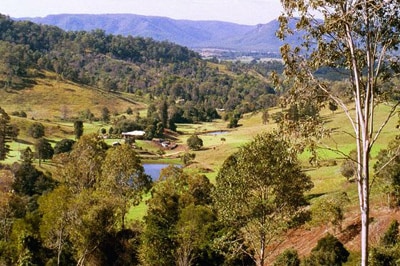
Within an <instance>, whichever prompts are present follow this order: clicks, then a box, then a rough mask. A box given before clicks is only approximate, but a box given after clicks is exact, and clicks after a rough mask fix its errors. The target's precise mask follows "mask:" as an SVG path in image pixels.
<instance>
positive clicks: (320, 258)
mask: <svg viewBox="0 0 400 266" xmlns="http://www.w3.org/2000/svg"><path fill="white" fill-rule="evenodd" d="M349 255H350V253H349V252H348V251H347V249H346V248H345V247H344V246H343V244H342V243H341V242H340V241H339V239H337V238H336V237H334V236H333V235H331V234H328V235H326V236H325V237H323V238H321V239H320V240H318V243H317V246H316V247H315V248H313V249H312V250H311V254H310V257H308V258H306V259H304V261H303V263H302V265H307V266H319V265H331V266H341V265H342V264H343V262H346V261H347V258H348V257H349Z"/></svg>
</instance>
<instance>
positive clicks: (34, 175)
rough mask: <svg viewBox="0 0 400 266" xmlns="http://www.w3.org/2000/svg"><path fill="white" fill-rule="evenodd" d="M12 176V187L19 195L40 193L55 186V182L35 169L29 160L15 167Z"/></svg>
mask: <svg viewBox="0 0 400 266" xmlns="http://www.w3.org/2000/svg"><path fill="white" fill-rule="evenodd" d="M14 178H15V179H14V183H13V184H12V188H13V189H14V191H15V192H16V193H17V194H19V195H27V196H33V195H35V194H39V195H41V194H43V193H44V192H46V191H50V190H52V189H53V188H54V187H55V182H54V181H53V180H52V179H51V178H50V177H48V176H46V175H45V174H44V173H43V172H41V171H39V170H37V169H36V168H35V167H34V166H33V165H32V164H31V163H30V162H29V161H26V162H23V163H22V164H20V165H17V166H16V167H15V170H14Z"/></svg>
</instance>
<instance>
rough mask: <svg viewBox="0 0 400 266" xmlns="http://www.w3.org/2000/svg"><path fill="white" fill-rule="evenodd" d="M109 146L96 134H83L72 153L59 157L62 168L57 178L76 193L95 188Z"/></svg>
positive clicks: (57, 173)
mask: <svg viewBox="0 0 400 266" xmlns="http://www.w3.org/2000/svg"><path fill="white" fill-rule="evenodd" d="M107 148H108V147H107V144H106V143H104V141H103V140H102V139H99V138H98V136H97V135H96V134H88V135H83V136H82V137H81V138H80V139H79V140H78V141H77V142H76V143H75V145H74V148H73V150H72V151H71V152H70V153H67V154H65V156H61V157H60V158H58V160H59V161H58V163H60V169H59V171H57V172H56V173H55V178H56V179H57V180H59V181H62V182H64V183H66V184H67V185H68V186H69V188H70V189H71V190H72V191H75V192H76V193H78V192H80V191H83V190H85V189H90V188H93V187H94V186H95V185H96V183H97V182H98V181H99V180H100V177H101V165H102V163H103V161H104V158H105V156H106V150H107ZM61 166H62V167H61Z"/></svg>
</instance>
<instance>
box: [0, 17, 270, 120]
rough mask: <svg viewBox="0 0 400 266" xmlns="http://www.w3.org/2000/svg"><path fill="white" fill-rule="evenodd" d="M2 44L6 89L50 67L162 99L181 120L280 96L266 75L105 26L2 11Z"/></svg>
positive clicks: (68, 76) (76, 78) (0, 71)
mask: <svg viewBox="0 0 400 266" xmlns="http://www.w3.org/2000/svg"><path fill="white" fill-rule="evenodd" d="M0 50H1V51H2V54H3V57H2V58H1V59H0V83H1V84H0V86H2V87H6V88H24V87H27V86H29V82H34V78H35V75H38V73H40V71H42V70H47V71H51V72H55V73H56V74H57V75H58V77H59V78H60V79H64V80H69V81H73V82H75V83H77V84H81V85H88V86H93V87H97V88H100V89H101V90H104V91H109V92H128V93H133V94H136V95H138V96H140V97H143V98H144V99H147V100H148V101H152V100H153V99H161V98H162V99H164V100H166V101H167V102H168V105H169V106H170V107H173V108H170V109H173V110H175V111H174V114H177V115H178V116H179V117H180V118H181V120H183V121H204V120H210V119H213V118H215V116H216V114H215V109H216V108H219V109H225V110H227V111H237V112H240V113H244V112H251V111H255V110H259V109H262V108H266V107H268V106H270V105H271V104H274V102H275V100H274V98H275V96H274V94H275V92H274V90H273V89H271V88H270V86H269V85H268V83H267V82H266V78H265V77H263V76H262V75H260V74H255V72H254V71H250V70H249V71H241V70H237V71H235V70H234V69H228V68H227V66H226V65H222V64H216V63H211V62H207V61H204V60H202V59H201V58H200V56H199V55H198V54H197V53H195V52H193V51H191V50H189V49H188V48H186V47H182V46H179V45H176V44H173V43H170V42H166V41H164V42H158V41H155V40H153V39H150V38H142V37H132V36H129V37H124V36H122V35H110V34H106V33H105V31H103V30H94V31H90V32H86V31H68V32H66V31H63V30H61V29H60V28H57V27H54V26H46V25H38V24H35V23H32V22H28V21H13V20H11V19H10V18H8V17H6V16H1V17H0ZM266 96H268V97H266ZM174 114H172V116H173V115H174Z"/></svg>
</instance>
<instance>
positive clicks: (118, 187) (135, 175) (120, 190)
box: [99, 145, 151, 228]
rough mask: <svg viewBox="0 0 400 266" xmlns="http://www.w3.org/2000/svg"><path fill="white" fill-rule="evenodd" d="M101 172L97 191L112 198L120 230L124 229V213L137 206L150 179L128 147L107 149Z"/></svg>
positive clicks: (121, 146) (132, 150) (138, 159)
mask: <svg viewBox="0 0 400 266" xmlns="http://www.w3.org/2000/svg"><path fill="white" fill-rule="evenodd" d="M101 171H102V177H101V180H100V182H99V183H100V184H99V187H100V188H99V189H100V190H102V191H104V192H105V193H110V197H112V198H114V201H115V204H116V207H117V208H118V214H119V216H120V217H121V224H122V228H125V215H126V213H127V212H128V210H129V208H130V207H131V206H132V205H137V204H139V202H140V200H141V198H142V195H143V192H145V191H146V190H148V189H149V188H150V185H151V178H150V176H148V175H147V174H145V172H144V168H143V165H142V164H141V161H140V158H139V156H138V154H137V153H136V152H135V150H134V149H133V148H132V147H131V146H130V145H119V146H116V147H113V148H111V149H109V150H108V151H107V154H106V157H105V159H104V162H103V163H102V166H101Z"/></svg>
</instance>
